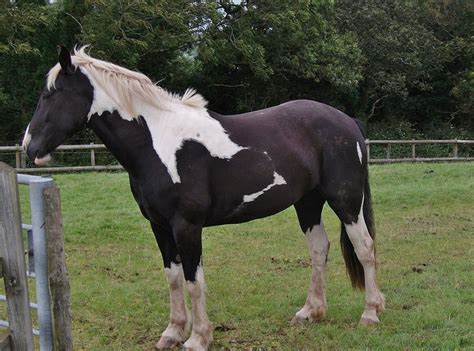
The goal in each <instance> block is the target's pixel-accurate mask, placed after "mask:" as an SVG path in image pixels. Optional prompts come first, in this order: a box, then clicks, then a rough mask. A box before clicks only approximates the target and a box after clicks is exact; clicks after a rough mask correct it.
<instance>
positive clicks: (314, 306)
mask: <svg viewBox="0 0 474 351" xmlns="http://www.w3.org/2000/svg"><path fill="white" fill-rule="evenodd" d="M324 202H325V201H324V200H323V199H322V198H321V197H320V196H319V194H318V193H317V191H313V192H311V193H309V194H307V195H306V196H304V197H303V198H302V199H301V200H300V201H298V202H297V203H296V204H295V209H296V213H297V214H298V220H299V223H300V227H301V230H302V231H303V232H304V233H305V237H306V241H307V242H308V248H309V253H310V255H311V262H312V274H311V283H310V286H309V290H308V297H307V298H306V302H305V304H304V306H303V308H301V309H300V310H299V311H298V312H296V314H295V316H294V317H293V319H292V320H291V324H292V325H294V324H299V323H302V322H304V321H310V322H312V321H318V320H321V319H322V318H324V317H325V316H326V292H325V282H324V272H325V269H326V260H327V255H328V251H329V241H328V238H327V235H326V232H325V230H324V224H323V222H322V220H321V211H322V208H323V206H324Z"/></svg>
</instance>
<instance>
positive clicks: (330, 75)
mask: <svg viewBox="0 0 474 351" xmlns="http://www.w3.org/2000/svg"><path fill="white" fill-rule="evenodd" d="M334 15H335V12H334V7H333V5H332V3H331V2H330V1H309V0H308V1H298V2H288V1H283V0H265V1H258V2H253V1H243V2H242V3H241V4H235V3H234V2H232V1H220V2H219V5H218V6H217V8H216V9H215V10H214V12H212V13H211V14H210V18H209V22H208V24H207V28H206V30H205V31H204V32H203V33H202V37H201V40H200V42H199V44H198V60H199V62H200V63H201V67H202V73H201V78H202V80H201V82H200V84H199V87H200V90H202V91H204V92H205V94H206V96H210V97H213V100H211V106H212V107H214V108H216V109H218V110H221V111H227V112H231V111H248V110H252V109H257V108H262V107H266V106H270V105H274V104H277V103H280V102H283V101H287V100H289V99H294V98H313V99H314V98H316V99H320V100H325V101H328V102H332V103H334V104H336V105H338V104H339V101H338V99H337V96H338V95H340V94H341V93H342V94H344V92H346V91H348V90H350V89H353V88H354V87H355V86H357V83H358V81H359V80H360V79H361V74H360V68H361V62H360V51H359V49H358V48H357V44H356V42H355V38H354V36H353V35H352V34H351V33H347V34H340V33H339V32H338V30H337V28H336V27H335V23H336V22H335V21H334ZM328 88H329V89H328Z"/></svg>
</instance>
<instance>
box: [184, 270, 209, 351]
mask: <svg viewBox="0 0 474 351" xmlns="http://www.w3.org/2000/svg"><path fill="white" fill-rule="evenodd" d="M186 287H187V289H188V292H189V296H190V297H191V302H192V305H193V329H192V332H191V337H190V338H189V339H188V340H187V341H186V343H185V344H184V347H185V349H187V350H207V348H208V347H209V344H210V342H211V341H212V324H211V322H210V321H209V319H208V317H207V313H206V294H205V283H204V271H203V269H202V267H201V266H200V265H199V266H198V267H197V270H196V280H195V281H194V282H189V281H188V282H186Z"/></svg>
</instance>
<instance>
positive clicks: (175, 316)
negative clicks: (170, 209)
mask: <svg viewBox="0 0 474 351" xmlns="http://www.w3.org/2000/svg"><path fill="white" fill-rule="evenodd" d="M151 227H152V229H153V232H154V234H155V237H156V241H157V242H158V246H159V247H160V251H161V255H162V256H163V263H164V266H165V275H166V280H167V281H168V285H169V289H170V321H169V324H168V327H167V328H166V329H165V331H164V332H163V334H161V338H160V340H159V341H158V343H157V344H156V348H157V349H169V348H172V347H175V346H178V345H180V344H181V343H182V342H183V341H184V339H185V337H186V329H187V328H186V327H187V325H188V311H187V309H186V303H185V301H184V291H183V285H184V275H183V267H182V264H181V262H180V260H179V256H178V251H177V249H176V243H175V241H174V238H173V234H172V232H171V228H169V226H160V225H158V224H155V223H152V224H151Z"/></svg>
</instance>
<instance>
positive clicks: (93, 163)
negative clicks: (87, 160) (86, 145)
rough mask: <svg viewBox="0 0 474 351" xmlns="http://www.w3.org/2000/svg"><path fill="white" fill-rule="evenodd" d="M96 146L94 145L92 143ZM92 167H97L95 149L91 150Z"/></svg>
mask: <svg viewBox="0 0 474 351" xmlns="http://www.w3.org/2000/svg"><path fill="white" fill-rule="evenodd" d="M91 146H94V143H91ZM91 166H95V149H91Z"/></svg>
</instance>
